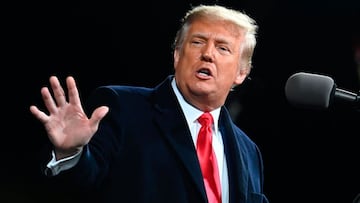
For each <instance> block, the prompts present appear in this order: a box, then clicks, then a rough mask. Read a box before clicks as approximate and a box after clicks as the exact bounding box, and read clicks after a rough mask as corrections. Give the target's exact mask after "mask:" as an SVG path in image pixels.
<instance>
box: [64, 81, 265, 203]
mask: <svg viewBox="0 0 360 203" xmlns="http://www.w3.org/2000/svg"><path fill="white" fill-rule="evenodd" d="M172 78H173V76H169V77H168V78H166V80H164V81H163V82H162V83H161V84H159V85H158V86H157V87H155V88H142V87H132V86H105V87H99V88H97V89H96V90H95V91H94V94H92V96H90V98H89V99H88V100H87V104H88V105H87V106H86V107H87V112H88V113H89V115H90V113H91V112H92V111H93V110H94V108H96V107H98V106H100V105H107V106H109V113H108V114H107V115H106V116H105V118H104V119H103V120H102V121H101V123H100V125H99V129H98V131H97V133H96V134H95V135H94V137H93V138H92V139H91V141H90V143H89V144H88V145H87V146H86V147H85V148H84V151H83V154H82V156H81V159H80V161H79V163H78V164H77V165H76V166H75V167H74V168H72V169H69V170H67V171H64V172H62V173H60V174H59V175H58V176H59V177H62V178H65V179H68V180H71V181H72V183H71V186H75V187H74V188H81V187H82V188H83V189H94V188H95V190H90V191H91V192H90V193H88V194H97V195H101V198H103V200H102V202H125V203H143V202H144V203H145V202H147V203H206V202H207V199H206V194H205V188H204V185H203V180H202V175H201V171H200V166H199V163H198V159H197V156H196V150H195V147H194V144H193V141H192V138H191V135H190V131H189V129H188V126H187V123H186V120H185V117H184V114H183V112H182V110H181V108H180V105H179V103H178V101H177V99H176V96H175V94H174V92H173V90H172V88H171V80H172ZM219 129H220V130H221V133H222V136H223V141H224V150H225V156H226V161H227V167H228V175H229V189H230V191H229V192H230V194H229V199H230V203H266V202H268V200H267V199H266V197H265V195H264V192H263V181H264V177H263V161H262V157H261V153H260V151H259V149H258V147H257V146H256V145H255V143H254V142H253V141H252V140H250V139H249V137H248V136H246V134H245V133H244V132H243V131H242V130H240V129H239V128H238V127H237V126H236V125H235V124H234V123H233V122H232V120H231V117H230V115H229V112H228V111H227V109H226V108H225V107H222V108H221V113H220V120H219Z"/></svg>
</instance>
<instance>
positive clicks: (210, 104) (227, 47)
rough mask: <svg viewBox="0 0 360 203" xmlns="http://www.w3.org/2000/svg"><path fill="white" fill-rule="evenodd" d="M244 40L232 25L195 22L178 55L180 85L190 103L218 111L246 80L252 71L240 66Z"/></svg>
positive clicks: (177, 71) (176, 71) (203, 21)
mask: <svg viewBox="0 0 360 203" xmlns="http://www.w3.org/2000/svg"><path fill="white" fill-rule="evenodd" d="M243 40H244V34H243V32H242V31H241V30H240V29H239V28H236V27H235V26H234V25H232V24H231V23H229V22H224V21H209V20H204V19H201V20H197V21H195V22H193V24H192V25H191V26H190V27H189V30H188V33H187V35H186V36H185V39H184V43H183V46H182V47H181V48H179V49H177V50H175V53H174V68H175V78H176V81H177V85H178V87H179V89H180V91H181V92H182V94H183V96H184V97H185V99H186V100H187V101H188V102H189V103H191V104H193V105H194V106H196V107H197V108H199V109H201V110H212V109H214V108H218V107H219V106H221V105H223V104H224V103H225V100H226V97H227V95H228V93H229V92H230V89H231V88H232V86H233V85H238V84H241V83H242V82H243V81H244V79H245V78H246V76H247V73H248V70H242V69H240V65H239V64H240V58H241V57H240V56H241V45H242V43H243Z"/></svg>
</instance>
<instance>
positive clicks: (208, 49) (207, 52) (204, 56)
mask: <svg viewBox="0 0 360 203" xmlns="http://www.w3.org/2000/svg"><path fill="white" fill-rule="evenodd" d="M201 60H203V61H206V62H213V61H214V56H213V47H212V46H211V45H207V46H204V47H203V50H202V52H201Z"/></svg>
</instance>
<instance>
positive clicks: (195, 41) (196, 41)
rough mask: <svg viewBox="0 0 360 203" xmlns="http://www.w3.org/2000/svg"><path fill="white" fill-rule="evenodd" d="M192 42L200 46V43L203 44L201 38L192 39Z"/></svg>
mask: <svg viewBox="0 0 360 203" xmlns="http://www.w3.org/2000/svg"><path fill="white" fill-rule="evenodd" d="M191 44H192V45H195V46H200V45H202V44H203V42H202V41H200V40H192V41H191Z"/></svg>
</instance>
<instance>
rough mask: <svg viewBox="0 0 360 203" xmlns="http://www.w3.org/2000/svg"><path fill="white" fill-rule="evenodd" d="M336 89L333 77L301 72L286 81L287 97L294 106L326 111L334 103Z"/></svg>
mask: <svg viewBox="0 0 360 203" xmlns="http://www.w3.org/2000/svg"><path fill="white" fill-rule="evenodd" d="M335 89H336V85H335V83H334V80H333V79H332V78H331V77H328V76H324V75H318V74H312V73H305V72H299V73H295V74H293V75H291V76H290V77H289V78H288V80H287V81H286V85H285V95H286V98H287V100H288V101H289V102H290V103H291V104H292V105H294V106H299V107H306V108H315V109H324V108H328V107H329V105H330V103H331V102H332V97H333V95H334V92H335Z"/></svg>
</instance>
